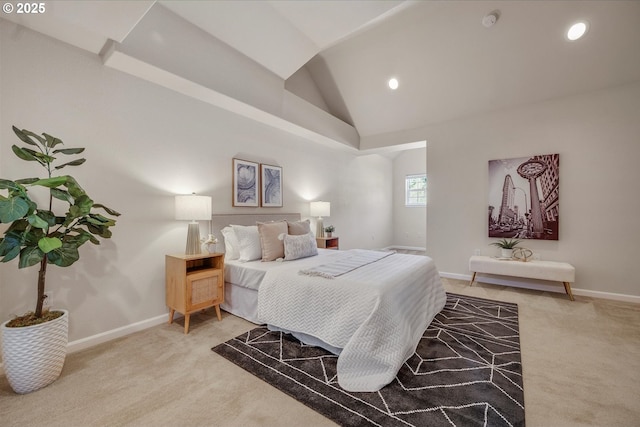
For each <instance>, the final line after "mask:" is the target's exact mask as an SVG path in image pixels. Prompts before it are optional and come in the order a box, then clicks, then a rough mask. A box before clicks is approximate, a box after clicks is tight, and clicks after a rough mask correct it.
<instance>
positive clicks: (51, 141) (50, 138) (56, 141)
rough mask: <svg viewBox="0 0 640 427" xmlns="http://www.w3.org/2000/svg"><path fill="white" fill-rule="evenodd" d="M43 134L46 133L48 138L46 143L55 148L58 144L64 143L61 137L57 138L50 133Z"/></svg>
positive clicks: (45, 135)
mask: <svg viewBox="0 0 640 427" xmlns="http://www.w3.org/2000/svg"><path fill="white" fill-rule="evenodd" d="M42 135H44V137H45V138H46V143H45V145H46V146H47V147H49V148H53V147H55V146H56V145H58V144H62V143H63V142H62V140H61V139H59V138H56V137H55V136H51V135H49V134H48V133H43V134H42Z"/></svg>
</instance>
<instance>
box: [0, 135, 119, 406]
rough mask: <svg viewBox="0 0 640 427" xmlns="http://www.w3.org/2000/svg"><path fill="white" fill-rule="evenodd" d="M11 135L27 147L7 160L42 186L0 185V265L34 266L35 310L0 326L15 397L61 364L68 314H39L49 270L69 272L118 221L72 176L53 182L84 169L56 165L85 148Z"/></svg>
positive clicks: (45, 380) (28, 182)
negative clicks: (35, 174) (33, 169)
mask: <svg viewBox="0 0 640 427" xmlns="http://www.w3.org/2000/svg"><path fill="white" fill-rule="evenodd" d="M13 132H14V133H15V134H16V136H17V137H18V138H19V139H20V140H21V141H22V142H23V143H24V144H26V146H22V147H20V146H18V145H13V146H12V147H11V149H12V150H13V153H14V154H15V155H16V156H17V157H18V158H19V159H21V160H24V161H26V162H34V163H36V164H38V165H40V166H41V167H42V168H44V170H45V176H44V177H42V178H23V179H17V180H8V179H0V191H3V190H6V191H7V195H4V194H1V193H0V223H3V224H10V225H9V227H8V228H7V229H6V230H5V231H4V233H3V237H2V238H0V257H1V258H2V259H0V261H1V262H9V261H12V260H14V259H16V258H17V260H18V268H27V267H32V266H39V272H38V279H37V300H36V304H35V310H34V311H33V312H29V313H27V314H25V315H23V316H19V317H16V318H14V319H12V320H9V321H6V322H4V323H3V324H2V326H1V329H2V362H3V368H4V371H5V374H6V376H7V379H8V380H9V383H10V384H11V387H12V388H13V389H14V391H16V392H17V393H29V392H31V391H35V390H37V389H39V388H42V387H44V386H46V385H48V384H50V383H51V382H53V381H55V380H56V379H57V378H58V376H60V372H61V371H62V366H63V365H64V359H65V357H66V347H67V340H68V312H67V311H66V310H53V309H52V310H48V309H46V308H45V307H44V302H45V299H46V298H47V296H46V290H45V283H46V280H45V279H46V272H47V266H48V265H49V264H53V265H56V266H59V267H69V266H70V265H72V264H74V263H75V262H76V261H78V260H79V259H80V253H79V251H78V249H79V248H80V246H82V245H83V244H84V243H86V242H91V243H93V244H96V245H98V244H100V241H99V239H98V238H105V239H108V238H110V237H111V230H110V227H112V226H114V225H115V222H116V221H115V220H114V219H112V218H110V217H109V216H111V217H113V216H119V215H120V214H119V213H118V212H116V211H114V210H112V209H110V208H108V207H106V206H104V205H101V204H99V203H96V202H94V201H93V199H92V198H91V197H89V195H88V194H87V193H86V192H85V190H84V189H83V188H82V187H81V186H80V184H78V182H77V181H76V180H75V178H73V177H72V176H70V175H59V174H57V171H59V170H61V169H64V168H67V167H71V166H79V165H81V164H83V163H84V162H85V159H84V158H75V159H72V160H70V161H67V162H63V161H59V158H64V156H73V155H78V154H80V153H82V152H83V151H84V148H61V146H62V145H63V142H62V141H61V140H60V139H58V138H56V137H53V136H51V135H49V134H46V133H43V134H42V135H37V134H35V133H33V132H31V131H28V130H26V129H22V130H20V129H18V128H16V127H15V126H13ZM24 170H26V167H25V168H24ZM54 210H56V211H55V212H54ZM58 210H59V211H58ZM105 215H107V216H105ZM41 352H44V354H40V353H41Z"/></svg>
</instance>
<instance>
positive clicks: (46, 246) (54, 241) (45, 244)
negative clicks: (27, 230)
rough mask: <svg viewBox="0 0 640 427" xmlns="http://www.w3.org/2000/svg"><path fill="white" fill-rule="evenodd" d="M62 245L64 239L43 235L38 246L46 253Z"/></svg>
mask: <svg viewBox="0 0 640 427" xmlns="http://www.w3.org/2000/svg"><path fill="white" fill-rule="evenodd" d="M61 247H62V241H61V240H60V239H58V238H57V237H43V238H42V239H40V240H39V241H38V248H40V250H41V251H42V252H44V253H45V254H48V253H49V252H51V251H53V250H55V249H58V248H61Z"/></svg>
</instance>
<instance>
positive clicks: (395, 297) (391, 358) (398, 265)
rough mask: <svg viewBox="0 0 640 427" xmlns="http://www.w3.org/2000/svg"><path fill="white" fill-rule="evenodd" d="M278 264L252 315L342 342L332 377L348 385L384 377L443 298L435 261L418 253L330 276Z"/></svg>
mask: <svg viewBox="0 0 640 427" xmlns="http://www.w3.org/2000/svg"><path fill="white" fill-rule="evenodd" d="M354 251H362V250H354ZM351 253H352V251H336V252H335V255H332V256H331V257H332V258H334V257H340V256H350V254H351ZM309 262H312V261H310V260H307V261H306V263H305V264H307V265H308V263H309ZM319 262H320V263H326V262H327V257H322V259H321V260H319ZM283 264H285V265H283V266H282V267H281V268H278V269H273V270H269V271H267V272H266V274H265V276H264V279H263V281H262V283H261V285H260V288H259V291H258V318H259V320H260V321H261V322H263V323H266V324H268V325H272V326H275V327H276V328H280V329H284V330H288V331H296V332H301V333H303V334H307V335H311V336H313V337H316V338H318V339H320V340H322V341H324V342H325V343H328V344H329V345H331V346H333V347H337V348H341V349H342V351H341V353H340V355H339V357H338V367H337V368H338V383H339V384H340V386H341V387H342V388H344V389H345V390H348V391H377V390H379V389H380V388H382V387H384V386H385V385H386V384H388V383H389V382H391V381H392V380H393V379H394V378H395V376H396V374H397V373H398V370H399V369H400V367H401V366H402V364H403V363H404V362H405V361H406V360H407V359H408V358H409V357H410V356H411V355H412V354H413V352H414V351H415V349H416V347H417V345H418V342H419V340H420V337H421V336H422V334H423V332H424V330H425V329H426V328H427V326H428V325H429V323H431V321H432V320H433V317H434V316H435V315H436V314H437V313H438V312H439V311H440V310H442V308H443V307H444V304H445V300H446V294H445V292H444V289H443V287H442V283H441V281H440V276H439V274H438V271H437V269H436V267H435V264H434V262H433V260H432V259H431V258H428V257H424V256H415V255H403V254H393V255H391V256H389V257H386V258H382V259H380V260H379V261H376V262H373V263H370V264H368V265H365V266H363V267H360V268H358V269H356V270H353V271H351V272H349V273H347V274H344V275H342V276H340V277H339V278H334V279H328V278H325V277H318V276H307V275H301V274H299V270H300V266H299V265H297V264H292V265H287V263H283Z"/></svg>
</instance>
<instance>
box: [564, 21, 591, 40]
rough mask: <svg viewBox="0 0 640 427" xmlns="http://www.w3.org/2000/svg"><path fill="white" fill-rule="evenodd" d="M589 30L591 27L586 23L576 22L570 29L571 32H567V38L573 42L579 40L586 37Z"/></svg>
mask: <svg viewBox="0 0 640 427" xmlns="http://www.w3.org/2000/svg"><path fill="white" fill-rule="evenodd" d="M588 29H589V26H588V25H587V23H586V22H585V21H581V22H576V23H575V24H573V25H572V26H571V27H570V28H569V31H567V38H568V39H569V40H571V41H575V40H578V39H579V38H581V37H582V36H584V35H585V33H586V32H587V30H588Z"/></svg>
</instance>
